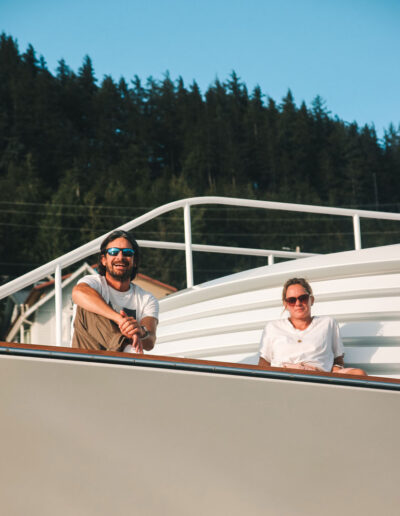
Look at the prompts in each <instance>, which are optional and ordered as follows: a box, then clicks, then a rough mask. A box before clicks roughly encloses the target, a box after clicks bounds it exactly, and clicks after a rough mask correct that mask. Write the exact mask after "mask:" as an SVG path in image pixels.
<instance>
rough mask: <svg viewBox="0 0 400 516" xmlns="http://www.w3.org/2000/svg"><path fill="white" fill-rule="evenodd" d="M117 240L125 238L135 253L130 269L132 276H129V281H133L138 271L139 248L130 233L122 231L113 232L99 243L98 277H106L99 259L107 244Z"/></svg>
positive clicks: (104, 269)
mask: <svg viewBox="0 0 400 516" xmlns="http://www.w3.org/2000/svg"><path fill="white" fill-rule="evenodd" d="M117 238H126V240H128V242H129V243H130V244H131V246H132V249H133V250H134V251H135V256H134V260H135V265H134V267H133V269H132V274H131V280H133V279H135V277H136V274H137V273H138V271H139V260H140V248H139V244H138V243H137V242H136V240H135V239H134V238H133V236H132V235H131V234H130V233H128V232H127V231H122V229H117V230H116V231H113V232H112V233H110V234H109V235H108V236H107V237H106V238H105V239H104V240H103V242H102V243H101V246H100V256H99V266H98V268H97V270H98V271H99V274H100V276H105V275H106V268H105V267H104V265H103V264H102V263H101V257H102V256H103V255H104V254H105V253H106V249H107V246H108V244H109V243H110V242H112V241H113V240H116V239H117Z"/></svg>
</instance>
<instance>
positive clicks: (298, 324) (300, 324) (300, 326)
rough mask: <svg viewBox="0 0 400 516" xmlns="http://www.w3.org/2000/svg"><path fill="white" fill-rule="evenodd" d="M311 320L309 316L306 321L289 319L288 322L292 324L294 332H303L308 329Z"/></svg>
mask: <svg viewBox="0 0 400 516" xmlns="http://www.w3.org/2000/svg"><path fill="white" fill-rule="evenodd" d="M312 320H313V318H312V317H311V316H310V317H308V318H307V319H293V318H291V317H289V322H290V323H291V324H292V326H293V327H294V328H296V330H305V329H306V328H308V327H309V326H310V324H311V322H312Z"/></svg>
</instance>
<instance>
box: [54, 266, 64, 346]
mask: <svg viewBox="0 0 400 516" xmlns="http://www.w3.org/2000/svg"><path fill="white" fill-rule="evenodd" d="M54 300H55V305H56V346H61V345H62V288H61V266H60V265H56V270H55V274H54Z"/></svg>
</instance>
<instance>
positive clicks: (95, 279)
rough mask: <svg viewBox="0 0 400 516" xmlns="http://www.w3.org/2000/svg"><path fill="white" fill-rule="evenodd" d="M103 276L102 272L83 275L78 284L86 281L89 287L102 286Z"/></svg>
mask: <svg viewBox="0 0 400 516" xmlns="http://www.w3.org/2000/svg"><path fill="white" fill-rule="evenodd" d="M102 280H103V276H100V274H86V276H82V278H81V279H80V280H79V281H78V283H77V284H78V285H79V284H80V283H86V285H89V287H93V288H101V286H102V285H103V281H102Z"/></svg>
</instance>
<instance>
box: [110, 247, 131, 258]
mask: <svg viewBox="0 0 400 516" xmlns="http://www.w3.org/2000/svg"><path fill="white" fill-rule="evenodd" d="M120 251H122V256H129V258H132V256H133V255H134V254H135V251H134V249H131V248H130V247H124V248H123V249H122V247H110V248H108V249H106V250H105V251H104V254H109V255H110V256H118V254H119V252H120Z"/></svg>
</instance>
